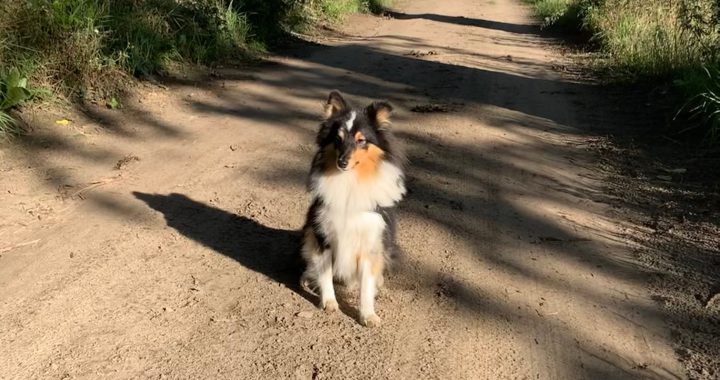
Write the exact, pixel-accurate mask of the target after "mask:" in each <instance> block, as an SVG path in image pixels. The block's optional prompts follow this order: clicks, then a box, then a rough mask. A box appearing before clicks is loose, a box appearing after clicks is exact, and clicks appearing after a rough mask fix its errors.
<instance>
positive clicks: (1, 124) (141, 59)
mask: <svg viewBox="0 0 720 380" xmlns="http://www.w3.org/2000/svg"><path fill="white" fill-rule="evenodd" d="M386 1H387V0H386ZM385 5H386V4H385V2H384V1H380V0H133V1H129V0H3V1H0V137H1V136H6V135H8V134H10V133H17V132H18V131H19V129H18V127H17V126H16V125H15V123H14V122H13V121H12V118H10V116H9V110H10V109H12V108H14V107H17V106H19V105H20V104H22V103H23V102H24V101H27V100H30V99H32V98H33V95H34V94H36V93H37V91H35V92H33V91H32V90H31V88H36V89H44V92H46V93H49V94H52V95H53V96H54V97H58V98H65V99H68V100H71V101H73V100H78V99H86V98H93V99H100V100H104V101H106V102H109V103H108V104H110V103H113V104H115V103H116V102H117V100H115V102H113V101H112V100H113V99H115V98H114V97H115V96H117V95H118V94H120V93H121V92H122V89H123V88H124V87H125V86H126V84H127V83H128V81H130V80H131V79H132V76H140V77H142V76H146V75H151V74H155V73H160V74H162V73H163V72H164V71H165V70H167V69H168V68H170V67H171V66H172V65H175V64H188V63H189V64H205V65H212V64H214V63H216V62H219V61H222V60H227V59H247V58H250V57H252V56H253V55H255V54H257V53H258V52H262V51H263V50H265V47H266V46H269V45H272V44H273V43H275V42H276V41H278V40H279V39H281V38H282V37H283V36H284V35H285V33H286V32H287V31H289V30H297V29H302V28H305V27H307V26H308V25H312V24H315V23H319V22H320V23H321V22H326V21H327V22H337V21H339V20H342V18H343V17H344V16H345V15H346V14H348V13H352V12H359V11H379V10H381V9H382V8H383V7H384V6H385Z"/></svg>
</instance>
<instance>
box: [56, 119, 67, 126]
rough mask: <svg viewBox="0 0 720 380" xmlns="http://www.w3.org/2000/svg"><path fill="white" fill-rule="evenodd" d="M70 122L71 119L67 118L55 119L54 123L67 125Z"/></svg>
mask: <svg viewBox="0 0 720 380" xmlns="http://www.w3.org/2000/svg"><path fill="white" fill-rule="evenodd" d="M70 123H71V121H70V120H68V119H60V120H55V124H57V125H68V124H70Z"/></svg>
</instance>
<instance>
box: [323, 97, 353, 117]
mask: <svg viewBox="0 0 720 380" xmlns="http://www.w3.org/2000/svg"><path fill="white" fill-rule="evenodd" d="M324 108H325V119H326V120H327V119H330V118H332V117H335V116H337V115H339V114H341V113H343V112H345V111H346V110H347V109H348V108H350V107H349V106H348V104H347V102H346V101H345V99H343V97H342V95H340V92H339V91H337V90H333V91H332V92H330V95H329V96H328V100H327V103H325V107H324Z"/></svg>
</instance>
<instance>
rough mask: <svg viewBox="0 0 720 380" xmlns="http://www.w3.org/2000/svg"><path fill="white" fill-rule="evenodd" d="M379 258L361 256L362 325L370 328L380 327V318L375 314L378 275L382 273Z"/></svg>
mask: <svg viewBox="0 0 720 380" xmlns="http://www.w3.org/2000/svg"><path fill="white" fill-rule="evenodd" d="M378 259H381V258H378V257H373V256H366V255H361V257H360V263H359V264H360V268H359V269H360V323H362V324H363V325H365V326H368V327H375V326H379V325H380V317H378V316H377V314H375V292H376V291H377V279H378V274H379V273H380V272H381V271H382V267H381V264H379V263H378V262H376V261H377V260H378Z"/></svg>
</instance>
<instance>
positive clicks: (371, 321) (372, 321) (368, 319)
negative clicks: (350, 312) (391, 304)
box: [360, 314, 381, 327]
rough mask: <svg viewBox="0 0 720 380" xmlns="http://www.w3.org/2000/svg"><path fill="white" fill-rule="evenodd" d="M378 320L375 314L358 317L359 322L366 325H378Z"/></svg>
mask: <svg viewBox="0 0 720 380" xmlns="http://www.w3.org/2000/svg"><path fill="white" fill-rule="evenodd" d="M380 322H381V320H380V317H378V316H377V314H370V315H365V316H361V317H360V323H362V324H363V325H365V326H366V327H378V326H380Z"/></svg>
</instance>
